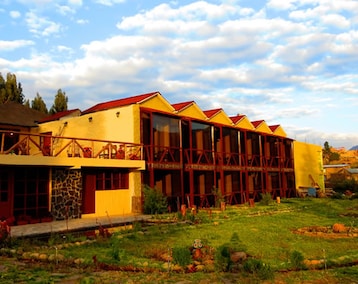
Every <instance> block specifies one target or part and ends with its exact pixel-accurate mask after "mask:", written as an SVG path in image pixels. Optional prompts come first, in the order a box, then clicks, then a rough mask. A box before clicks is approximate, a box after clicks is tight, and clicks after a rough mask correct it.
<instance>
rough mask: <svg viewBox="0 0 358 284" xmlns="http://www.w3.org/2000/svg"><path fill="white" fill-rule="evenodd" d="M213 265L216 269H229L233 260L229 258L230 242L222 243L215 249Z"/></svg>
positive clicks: (225, 270) (224, 270)
mask: <svg viewBox="0 0 358 284" xmlns="http://www.w3.org/2000/svg"><path fill="white" fill-rule="evenodd" d="M214 260H215V267H216V269H217V270H218V271H223V272H227V271H230V269H231V266H232V264H233V262H232V261H231V259H230V244H223V245H221V246H219V247H218V248H217V249H216V251H215V256H214Z"/></svg>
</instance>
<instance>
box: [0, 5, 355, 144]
mask: <svg viewBox="0 0 358 284" xmlns="http://www.w3.org/2000/svg"><path fill="white" fill-rule="evenodd" d="M357 11H358V1H356V0H339V1H332V0H268V1H263V0H255V1H253V0H223V1H213V0H212V1H189V0H180V1H171V2H170V1H157V0H150V1H149V0H87V1H85V0H67V1H66V0H63V1H57V0H56V1H55V0H2V1H1V4H0V72H1V73H2V75H3V76H4V77H6V74H7V73H8V72H11V73H14V74H15V75H16V76H17V80H18V82H21V84H22V86H23V89H24V94H25V97H26V99H29V100H30V101H31V100H32V99H33V98H34V97H35V95H36V93H39V94H40V96H41V97H42V98H43V99H44V100H45V102H46V105H47V107H48V108H50V107H51V105H52V104H53V100H54V96H55V95H56V93H57V90H58V89H60V88H61V89H62V90H63V91H65V92H66V95H67V96H68V98H69V108H70V109H73V108H79V109H81V110H85V109H87V108H88V107H90V106H93V105H94V104H97V103H99V102H103V101H108V100H113V99H119V98H123V97H127V96H133V95H139V94H142V93H148V92H152V91H159V92H160V93H161V94H162V95H163V96H164V97H165V98H166V99H167V100H168V101H169V103H178V102H183V101H191V100H194V101H196V103H197V104H198V105H199V107H200V108H201V109H203V110H208V109H213V108H223V109H224V111H225V112H226V113H227V114H228V115H229V116H232V115H236V114H245V115H247V116H248V118H249V119H250V120H251V121H254V120H261V119H264V120H265V121H266V122H267V124H269V125H274V124H280V125H281V126H282V127H283V129H284V130H285V131H286V133H287V134H288V136H289V137H291V138H293V139H297V140H300V141H304V142H308V143H314V144H319V145H323V143H324V142H325V141H328V142H329V144H330V145H331V146H333V147H342V146H344V147H346V148H350V147H352V146H353V145H357V144H358V115H357V110H358V67H357V63H358V30H357V28H358V13H357Z"/></svg>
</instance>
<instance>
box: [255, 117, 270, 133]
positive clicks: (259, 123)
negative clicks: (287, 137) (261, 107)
mask: <svg viewBox="0 0 358 284" xmlns="http://www.w3.org/2000/svg"><path fill="white" fill-rule="evenodd" d="M251 123H252V125H253V126H254V127H255V130H256V131H258V132H263V133H268V134H272V131H271V129H270V127H269V126H268V125H267V123H266V122H265V120H256V121H251Z"/></svg>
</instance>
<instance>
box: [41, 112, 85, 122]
mask: <svg viewBox="0 0 358 284" xmlns="http://www.w3.org/2000/svg"><path fill="white" fill-rule="evenodd" d="M75 112H78V113H81V111H80V110H79V109H78V108H76V109H71V110H65V111H60V112H57V113H55V114H53V115H50V116H48V117H45V118H44V119H41V120H39V123H44V122H49V121H55V120H59V119H60V118H62V117H65V116H69V115H71V114H73V113H75Z"/></svg>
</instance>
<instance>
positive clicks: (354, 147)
mask: <svg viewBox="0 0 358 284" xmlns="http://www.w3.org/2000/svg"><path fill="white" fill-rule="evenodd" d="M349 150H358V145H355V146H353V147H352V148H350V149H349Z"/></svg>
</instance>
